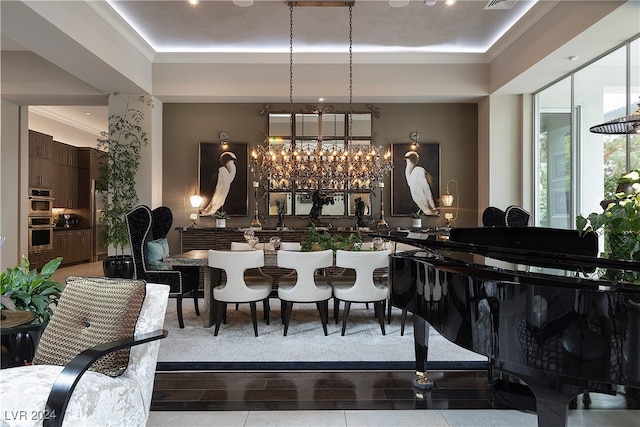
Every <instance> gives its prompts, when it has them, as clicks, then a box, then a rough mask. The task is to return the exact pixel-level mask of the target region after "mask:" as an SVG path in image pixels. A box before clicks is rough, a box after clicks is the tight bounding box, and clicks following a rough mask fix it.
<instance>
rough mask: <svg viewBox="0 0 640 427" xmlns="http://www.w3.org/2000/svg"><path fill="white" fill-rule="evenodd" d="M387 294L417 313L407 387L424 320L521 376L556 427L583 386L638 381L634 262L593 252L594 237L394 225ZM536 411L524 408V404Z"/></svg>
mask: <svg viewBox="0 0 640 427" xmlns="http://www.w3.org/2000/svg"><path fill="white" fill-rule="evenodd" d="M383 237H384V238H386V239H388V240H391V241H393V242H397V243H405V244H408V245H411V246H412V247H416V248H419V249H416V250H408V251H405V252H396V253H394V254H393V255H392V257H391V259H390V268H389V281H390V286H391V303H392V304H393V305H394V306H395V307H398V308H401V309H404V310H407V311H409V312H412V313H413V314H414V316H413V322H414V333H415V348H416V373H417V378H416V380H415V381H414V385H415V386H416V388H418V389H423V390H428V389H429V388H430V387H431V386H432V383H431V381H429V379H428V377H427V369H426V367H427V357H428V338H429V326H431V327H434V328H435V329H436V330H437V331H438V332H439V333H440V334H441V335H443V336H444V337H445V338H447V339H449V340H450V341H452V342H454V343H456V344H458V345H460V346H462V347H464V348H466V349H469V350H471V351H474V352H476V353H479V354H482V355H485V356H487V358H488V362H489V369H490V378H494V377H500V378H501V381H503V380H502V379H503V378H506V379H507V381H508V382H510V383H518V384H520V385H521V384H522V383H524V384H526V386H528V388H529V389H530V390H531V392H533V395H534V396H535V405H534V407H535V410H536V412H537V414H538V425H539V426H541V427H542V426H544V427H548V426H565V425H566V422H567V408H568V404H569V402H570V401H571V400H572V399H574V398H575V397H576V396H577V395H579V394H581V393H585V392H589V391H593V392H603V393H609V394H615V393H616V391H620V390H621V389H622V388H626V387H632V388H638V387H640V282H636V283H633V282H634V281H637V280H638V279H640V262H637V261H626V260H614V259H605V258H600V257H598V256H597V255H598V241H597V236H596V235H595V234H593V233H588V234H586V235H585V236H578V233H577V232H576V231H571V230H559V229H550V228H539V227H495V228H493V227H492V228H454V229H451V230H450V233H449V235H448V236H442V235H441V233H432V232H423V233H411V232H406V233H405V232H392V233H389V234H388V235H384V236H383ZM532 409H533V408H532Z"/></svg>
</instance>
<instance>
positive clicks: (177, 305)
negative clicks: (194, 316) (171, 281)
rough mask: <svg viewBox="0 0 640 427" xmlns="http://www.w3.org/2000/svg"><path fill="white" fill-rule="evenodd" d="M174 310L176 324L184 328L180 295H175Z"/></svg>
mask: <svg viewBox="0 0 640 427" xmlns="http://www.w3.org/2000/svg"><path fill="white" fill-rule="evenodd" d="M176 311H177V312H178V326H180V329H184V319H183V318H182V295H177V296H176Z"/></svg>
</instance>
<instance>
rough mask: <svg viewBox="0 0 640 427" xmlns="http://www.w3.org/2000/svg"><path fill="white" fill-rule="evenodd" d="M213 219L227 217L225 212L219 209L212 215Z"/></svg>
mask: <svg viewBox="0 0 640 427" xmlns="http://www.w3.org/2000/svg"><path fill="white" fill-rule="evenodd" d="M213 217H214V218H216V219H227V218H228V217H229V216H228V215H227V212H226V211H224V210H223V209H222V208H220V209H218V210H217V211H215V212H214V213H213Z"/></svg>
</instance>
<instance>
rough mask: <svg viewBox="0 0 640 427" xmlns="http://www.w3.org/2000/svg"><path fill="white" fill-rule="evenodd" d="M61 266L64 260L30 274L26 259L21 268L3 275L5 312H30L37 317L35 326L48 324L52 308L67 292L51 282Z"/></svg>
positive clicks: (0, 281) (0, 282) (0, 283)
mask: <svg viewBox="0 0 640 427" xmlns="http://www.w3.org/2000/svg"><path fill="white" fill-rule="evenodd" d="M61 262H62V257H58V258H55V259H52V260H51V261H49V262H48V263H46V264H45V265H44V267H42V270H40V273H38V270H37V269H35V268H34V269H33V270H29V266H30V263H29V260H28V259H27V258H26V257H23V258H22V263H21V264H19V265H16V266H15V267H13V268H7V270H6V271H4V272H2V273H0V295H1V302H2V309H3V310H4V309H7V310H11V311H16V310H24V311H31V312H33V313H34V314H35V315H36V318H35V320H34V322H36V323H48V322H49V319H50V318H51V315H52V314H53V311H52V310H51V307H50V305H51V304H52V303H53V304H55V305H57V304H58V299H59V298H60V293H61V292H62V289H63V288H64V286H63V285H62V284H60V283H58V282H55V281H53V280H49V279H50V278H51V276H52V275H53V273H54V272H55V271H56V270H57V269H58V267H59V266H60V263H61Z"/></svg>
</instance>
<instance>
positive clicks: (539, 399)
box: [518, 375, 584, 427]
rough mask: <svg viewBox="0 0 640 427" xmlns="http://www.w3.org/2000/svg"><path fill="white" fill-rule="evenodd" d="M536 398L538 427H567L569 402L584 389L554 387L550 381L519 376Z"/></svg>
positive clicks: (562, 385)
mask: <svg viewBox="0 0 640 427" xmlns="http://www.w3.org/2000/svg"><path fill="white" fill-rule="evenodd" d="M518 377H519V378H520V379H522V380H523V381H524V382H525V383H526V384H527V386H529V388H530V389H531V391H532V392H533V394H534V395H535V397H536V412H537V413H538V427H551V426H552V427H556V426H557V427H564V426H566V425H567V410H568V406H569V402H570V401H571V400H573V399H574V398H575V397H576V396H577V395H578V394H580V393H583V392H584V388H581V387H577V386H571V385H569V384H562V383H558V384H556V385H555V386H554V383H553V382H551V383H550V382H549V380H548V379H543V378H535V377H530V376H523V375H518Z"/></svg>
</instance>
